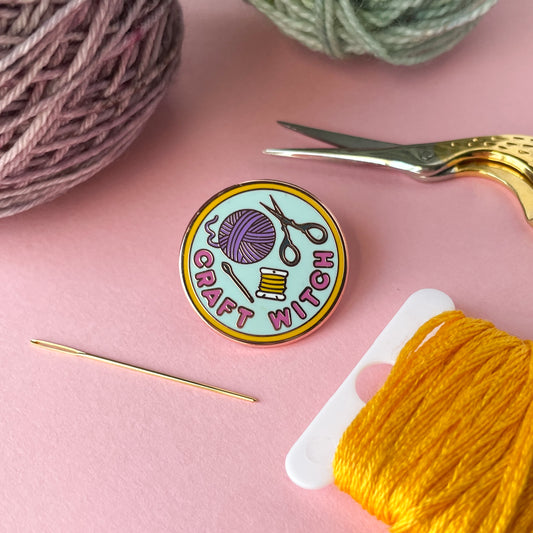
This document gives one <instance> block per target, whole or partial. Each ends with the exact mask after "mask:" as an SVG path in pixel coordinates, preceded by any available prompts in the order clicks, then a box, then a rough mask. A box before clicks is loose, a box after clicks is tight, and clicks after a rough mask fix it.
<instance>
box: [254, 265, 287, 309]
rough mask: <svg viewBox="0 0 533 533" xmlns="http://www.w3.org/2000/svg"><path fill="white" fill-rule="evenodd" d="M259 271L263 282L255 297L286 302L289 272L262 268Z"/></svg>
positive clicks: (260, 283)
mask: <svg viewBox="0 0 533 533" xmlns="http://www.w3.org/2000/svg"><path fill="white" fill-rule="evenodd" d="M259 271H260V274H261V280H260V282H259V288H258V290H257V291H256V293H255V295H256V296H257V297H258V298H266V299H268V300H280V301H282V300H285V291H286V289H287V276H288V275H289V274H288V272H287V271H286V270H277V269H275V268H265V267H262V268H260V269H259Z"/></svg>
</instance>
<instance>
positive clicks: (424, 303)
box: [285, 289, 455, 489]
mask: <svg viewBox="0 0 533 533" xmlns="http://www.w3.org/2000/svg"><path fill="white" fill-rule="evenodd" d="M454 309H455V306H454V303H453V301H452V300H451V298H450V297H449V296H448V295H447V294H445V293H443V292H441V291H438V290H435V289H422V290H420V291H417V292H415V293H414V294H412V295H411V296H410V297H409V298H408V299H407V300H406V302H405V303H404V304H403V305H402V307H401V308H400V309H399V311H398V312H397V313H396V315H395V316H394V317H393V319H392V320H391V321H390V322H389V324H388V325H387V326H386V327H385V329H384V330H383V331H382V332H381V333H380V335H379V336H378V337H377V339H376V340H375V341H374V343H373V344H372V346H371V347H370V348H369V349H368V351H367V352H366V354H365V355H364V356H363V357H362V358H361V360H360V361H359V363H358V364H357V365H356V367H355V368H354V369H353V370H352V372H351V373H350V375H349V376H348V377H347V378H346V379H345V380H344V383H343V384H342V385H341V386H340V387H339V388H338V389H337V391H336V392H335V394H333V396H332V397H331V398H330V399H329V400H328V401H327V403H326V405H324V407H323V408H322V410H321V411H320V412H319V413H318V415H317V416H316V417H315V419H314V420H313V421H312V422H311V424H309V426H308V427H307V429H306V430H305V431H304V432H303V433H302V435H301V436H300V438H299V439H298V440H297V441H296V442H295V444H294V445H293V447H292V448H291V450H290V451H289V453H288V454H287V458H286V460H285V468H286V470H287V474H288V475H289V477H290V478H291V480H292V481H293V482H294V483H296V485H298V486H300V487H302V488H304V489H320V488H323V487H325V486H327V485H329V484H330V483H333V458H334V455H335V450H336V449H337V445H338V443H339V441H340V439H341V437H342V435H343V433H344V431H345V430H346V428H347V427H348V426H349V425H350V423H351V422H352V420H353V419H354V418H355V417H356V416H357V414H358V413H359V411H360V410H361V409H362V408H363V407H364V405H365V402H364V401H363V400H362V399H361V398H360V397H359V396H358V395H357V392H356V388H355V383H356V380H357V377H358V376H359V374H360V372H361V371H362V370H363V369H364V368H366V367H368V366H371V365H375V364H389V365H393V364H394V363H395V361H396V358H397V357H398V354H399V353H400V351H401V349H402V348H403V346H404V345H405V344H406V343H407V341H408V340H409V339H410V338H411V337H412V336H413V335H414V334H415V333H416V331H417V330H418V328H419V327H420V326H422V325H423V324H424V323H425V322H427V321H428V320H429V319H430V318H433V317H434V316H436V315H438V314H440V313H443V312H444V311H453V310H454Z"/></svg>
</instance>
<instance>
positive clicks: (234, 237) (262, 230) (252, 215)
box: [204, 209, 276, 265]
mask: <svg viewBox="0 0 533 533" xmlns="http://www.w3.org/2000/svg"><path fill="white" fill-rule="evenodd" d="M217 221H218V215H215V216H214V217H213V218H212V219H211V220H209V221H207V222H206V223H205V224H204V229H205V231H206V232H207V233H208V234H209V237H208V239H207V243H208V244H209V245H210V246H213V247H214V248H220V249H221V250H222V252H223V253H224V255H225V256H226V257H227V258H228V259H231V260H232V261H235V262H236V263H240V264H242V265H248V264H250V263H257V262H258V261H261V260H263V259H264V258H265V257H266V256H267V255H268V254H269V253H270V252H271V251H272V248H273V247H274V243H275V242H276V230H275V229H274V225H273V224H272V221H271V220H270V219H269V218H268V217H267V216H266V215H265V214H264V213H261V212H259V211H256V210H255V209H239V210H238V211H234V212H233V213H231V214H230V215H228V216H227V217H226V218H225V219H224V220H223V221H222V224H220V228H219V229H218V242H216V241H215V240H214V237H215V232H214V231H213V230H212V229H211V226H212V225H213V224H215V223H216V222H217Z"/></svg>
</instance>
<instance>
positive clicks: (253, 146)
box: [0, 0, 533, 532]
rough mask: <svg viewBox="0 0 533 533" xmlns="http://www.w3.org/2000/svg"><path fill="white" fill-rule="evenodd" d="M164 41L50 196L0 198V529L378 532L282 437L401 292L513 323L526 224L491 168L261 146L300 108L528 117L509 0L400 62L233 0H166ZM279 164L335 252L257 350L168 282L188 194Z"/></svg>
mask: <svg viewBox="0 0 533 533" xmlns="http://www.w3.org/2000/svg"><path fill="white" fill-rule="evenodd" d="M182 6H183V8H184V15H185V21H186V38H185V42H184V48H183V62H182V65H181V67H180V71H179V74H178V76H177V79H176V81H175V83H174V85H173V86H172V87H171V89H170V91H169V92H168V95H167V96H166V98H165V100H164V102H163V103H162V105H161V106H160V107H159V108H158V110H157V112H156V113H155V115H154V116H153V118H152V119H151V121H150V122H149V124H148V126H147V127H146V128H145V130H144V131H143V133H142V135H141V136H140V138H139V139H138V140H137V141H136V142H135V143H134V145H133V146H132V147H131V148H130V149H129V150H128V151H127V152H126V153H125V154H124V155H123V156H122V157H121V158H120V160H119V161H117V162H116V163H114V164H113V165H111V166H110V167H109V168H107V169H106V170H105V171H103V172H101V173H100V174H99V175H98V176H97V177H95V178H93V179H92V180H90V181H88V182H87V183H85V184H84V185H82V186H79V187H78V188H76V189H74V190H73V191H71V192H70V193H68V194H67V195H65V196H64V197H62V198H60V199H58V200H56V201H54V202H52V203H49V204H47V205H44V206H41V207H38V208H36V209H33V210H32V211H29V212H26V213H23V214H20V215H17V216H14V217H12V218H7V219H2V220H0V287H1V289H0V291H1V292H0V294H1V303H2V305H1V307H0V331H1V333H2V337H1V340H2V342H1V346H0V358H1V359H0V360H1V369H0V372H1V373H0V394H1V402H0V436H1V440H0V457H1V463H2V470H1V474H0V516H1V517H2V519H1V521H0V529H1V530H2V531H9V532H12V531H22V532H27V531H38V532H48V531H50V532H72V531H76V532H77V531H81V532H85V531H91V532H92V531H106V532H107V531H113V532H114V531H128V532H144V531H177V532H181V531H183V532H185V531H186V532H190V531H199V532H204V531H206V532H212V531H216V532H241V531H266V532H282V531H287V532H299V531H305V532H313V531H316V532H324V531H328V532H330V531H331V532H344V531H355V532H377V531H385V530H386V528H385V526H384V525H383V524H380V523H379V522H378V521H377V520H375V519H374V518H373V517H371V516H369V515H368V514H366V513H365V512H364V511H363V510H361V508H360V507H359V506H358V505H357V504H356V503H355V502H354V501H353V500H351V499H350V498H349V497H348V496H347V495H345V494H343V493H341V492H339V491H338V490H337V489H336V488H335V487H333V486H332V487H328V488H326V489H323V490H320V491H316V492H309V491H305V490H303V489H300V488H298V487H296V486H295V485H293V484H292V483H291V482H290V480H289V479H288V478H287V476H286V474H285V470H284V459H285V455H286V453H287V451H288V450H289V448H290V447H291V445H292V444H293V442H294V441H295V439H296V438H297V437H298V436H299V435H300V433H301V432H302V431H303V429H304V428H305V427H306V426H307V424H308V423H309V422H310V421H311V419H312V418H313V417H314V415H315V414H316V413H317V412H318V410H319V409H320V408H321V407H322V405H323V404H324V402H325V401H326V400H327V399H328V398H329V396H330V395H331V394H332V393H333V392H334V390H335V389H336V388H337V386H338V385H339V384H340V383H341V382H342V380H343V379H344V378H345V376H346V375H347V374H348V373H349V372H350V370H351V369H352V368H353V367H354V365H355V364H356V363H357V361H358V360H359V358H360V357H361V356H362V355H363V353H364V352H365V350H366V349H367V348H368V346H369V345H370V344H371V343H372V341H373V339H374V338H375V337H376V335H377V334H378V333H379V332H380V331H381V329H382V328H383V327H384V326H385V325H386V323H387V322H388V320H389V319H390V318H391V317H392V315H393V314H394V313H395V312H396V310H397V309H398V307H399V306H400V305H401V304H402V303H403V301H404V300H405V299H406V298H407V297H408V296H409V295H410V294H411V293H412V292H414V291H416V290H417V289H420V288H424V287H433V288H438V289H441V290H443V291H445V292H447V293H448V294H449V295H450V296H451V297H452V298H453V299H454V301H455V302H456V304H457V306H458V307H460V308H462V309H463V310H464V311H465V312H466V313H467V314H468V315H470V316H479V317H483V318H487V319H489V320H492V321H493V322H494V323H495V324H496V325H497V326H499V327H500V328H501V329H505V330H507V331H509V332H510V333H514V334H516V335H518V336H521V337H529V338H531V337H532V336H533V328H532V326H531V312H532V310H533V307H532V298H531V296H532V293H533V276H532V275H531V272H532V268H533V230H532V228H531V227H529V226H528V224H527V223H526V221H525V218H524V217H523V215H522V212H521V209H520V207H519V205H518V202H517V201H516V199H515V198H514V197H513V195H512V194H511V193H510V192H509V191H507V189H505V188H504V187H503V186H501V185H499V184H497V183H494V182H492V181H489V180H482V179H478V178H473V179H469V178H463V179H457V180H455V181H447V182H442V183H437V184H431V185H425V184H421V183H418V182H416V181H414V180H412V179H411V178H410V177H408V176H407V175H405V174H402V173H400V172H396V171H386V170H383V169H377V168H376V169H374V168H368V167H366V168H365V167H356V166H351V165H346V164H339V163H326V162H303V161H291V160H287V159H281V158H274V157H267V156H265V155H262V153H261V151H262V150H263V149H264V148H266V147H283V146H311V145H312V144H313V143H312V142H311V141H308V140H307V139H305V138H303V137H300V136H298V135H296V134H293V133H291V132H289V131H286V130H284V129H282V128H280V127H279V126H277V125H276V122H275V121H276V120H277V119H282V120H287V121H294V122H299V123H302V124H307V125H311V126H316V127H323V128H328V129H334V130H338V131H344V132H347V133H354V134H358V135H362V136H366V137H373V138H377V139H382V140H389V141H393V142H394V141H396V142H424V141H426V142H427V141H435V140H444V139H453V138H461V137H467V136H476V135H490V134H498V133H514V134H529V135H533V105H532V99H531V82H532V81H533V78H532V75H531V68H530V67H531V58H532V57H533V39H531V26H532V23H533V10H532V7H531V2H530V0H500V2H499V3H498V4H497V6H496V7H495V8H494V9H493V10H492V11H491V12H490V13H489V14H488V15H487V16H486V17H485V18H484V19H483V20H482V21H481V23H480V24H479V25H478V27H477V28H476V29H475V30H474V31H473V32H472V33H471V34H470V35H469V36H468V37H467V38H466V39H465V40H464V41H463V42H462V43H461V44H460V45H459V46H458V47H457V48H455V49H454V50H453V51H452V52H451V53H448V54H446V55H445V56H441V57H440V58H438V59H436V60H434V61H432V62H431V63H429V64H425V65H421V66H417V67H412V68H400V67H393V66H390V65H387V64H385V63H381V62H378V61H375V60H373V59H371V58H368V57H361V58H354V59H352V60H349V61H346V62H340V61H333V60H330V59H328V58H327V57H325V56H322V55H319V54H315V53H312V52H310V51H308V50H307V49H305V48H303V47H302V46H300V45H299V44H298V43H296V42H294V41H291V40H289V39H288V38H286V37H284V36H283V35H282V34H281V33H280V32H279V31H278V30H277V29H276V28H275V27H274V26H273V25H272V24H271V23H270V22H269V21H268V20H267V19H266V18H264V17H263V16H262V15H260V14H259V13H258V12H256V11H255V10H254V9H253V8H252V7H250V6H249V5H247V4H246V3H244V2H241V1H240V0H233V1H230V2H214V1H212V0H182ZM261 178H271V179H280V180H284V181H288V182H290V183H294V184H296V185H299V186H301V187H303V188H305V189H307V190H308V191H310V192H311V193H313V194H314V195H316V196H317V197H318V198H320V199H321V200H322V201H323V202H324V203H325V204H326V205H327V206H328V208H329V209H330V210H331V211H332V212H333V213H334V215H335V216H336V217H337V219H338V220H339V222H340V224H341V227H342V228H343V230H344V233H345V237H346V240H347V245H348V250H349V254H350V259H351V270H350V276H349V280H348V283H347V288H346V292H345V295H344V297H343V299H342V302H341V303H340V305H339V307H338V308H337V310H336V311H335V313H334V314H333V316H332V317H331V318H330V320H329V321H328V322H327V323H326V325H324V326H323V327H322V328H321V329H320V330H318V331H316V332H315V333H313V334H312V335H310V336H308V337H306V338H305V339H303V340H301V341H299V342H297V343H294V344H291V345H288V346H286V347H276V348H266V349H254V348H252V347H247V346H243V345H237V344H235V343H233V342H231V341H229V340H226V339H224V338H222V337H220V336H219V335H217V334H216V333H214V332H213V331H211V330H210V329H209V328H208V327H207V326H206V325H205V324H204V323H203V321H202V320H201V319H200V318H199V317H198V316H197V315H196V313H195V312H194V311H193V310H192V309H191V308H190V306H189V304H188V302H187V300H186V298H185V296H184V292H183V290H182V288H181V285H180V277H179V272H178V255H179V245H180V241H181V238H182V235H183V232H184V231H185V228H186V226H187V224H188V222H189V220H190V218H191V216H192V215H193V214H194V211H195V210H196V209H197V208H198V207H199V206H200V205H201V204H202V203H203V202H204V201H205V200H206V199H207V198H209V197H210V196H211V195H213V194H214V193H216V192H217V191H219V190H220V189H222V188H224V187H226V186H229V185H233V184H235V183H238V182H240V181H242V180H247V179H261ZM32 337H37V338H44V339H50V340H55V341H57V342H63V343H66V344H71V345H73V346H77V347H80V348H82V349H85V350H87V351H91V352H94V353H99V354H102V355H107V356H109V357H114V358H116V359H119V360H122V361H126V362H130V363H133V364H138V365H142V366H145V367H149V368H153V369H156V370H160V371H163V372H168V373H170V374H175V375H179V376H183V377H186V378H190V379H197V380H200V381H204V382H208V383H213V384H219V385H221V386H223V387H227V388H232V389H234V390H237V391H241V392H244V393H248V394H251V395H255V396H257V397H258V398H259V399H260V402H259V403H256V404H249V403H246V402H241V401H238V400H234V399H231V398H225V397H222V396H218V395H215V394H211V393H207V392H203V391H197V390H194V389H190V388H188V387H183V386H180V385H177V384H173V383H170V382H166V381H163V380H160V379H156V378H150V377H147V376H143V375H140V374H137V373H133V372H128V371H125V370H120V369H116V368H113V367H110V366H108V365H103V364H99V363H95V362H91V361H85V360H82V359H77V358H75V357H67V356H62V355H59V354H53V353H48V352H45V351H41V350H37V349H35V348H34V347H32V346H31V345H30V344H29V342H28V341H29V339H30V338H32Z"/></svg>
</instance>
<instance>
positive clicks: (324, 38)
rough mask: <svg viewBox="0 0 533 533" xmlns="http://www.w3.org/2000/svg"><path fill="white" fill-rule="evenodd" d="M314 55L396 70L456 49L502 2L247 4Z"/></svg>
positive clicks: (263, 0) (284, 0)
mask: <svg viewBox="0 0 533 533" xmlns="http://www.w3.org/2000/svg"><path fill="white" fill-rule="evenodd" d="M247 1H248V2H249V3H250V4H252V5H253V6H255V7H256V8H257V9H258V10H259V11H261V12H262V13H264V14H265V15H266V16H267V17H268V18H270V19H271V20H272V21H273V22H274V23H275V24H276V25H277V26H278V27H279V29H280V30H281V31H282V32H284V33H285V34H287V35H288V36H290V37H292V38H294V39H296V40H298V41H299V42H300V43H302V44H304V45H305V46H307V47H308V48H310V49H311V50H315V51H319V52H323V53H325V54H328V55H330V56H332V57H336V58H342V57H345V56H350V55H353V54H356V55H361V54H370V55H373V56H375V57H377V58H379V59H382V60H384V61H387V62H389V63H393V64H396V65H413V64H415V63H421V62H424V61H427V60H429V59H432V58H434V57H436V56H438V55H439V54H442V53H443V52H446V51H447V50H450V49H451V48H452V47H453V46H455V45H456V44H457V43H458V42H459V41H460V40H461V39H462V38H463V37H464V36H465V35H466V34H467V33H468V32H469V31H470V30H471V29H472V28H473V27H474V25H475V24H476V22H477V21H478V20H479V18H480V17H481V16H482V15H484V14H485V13H486V12H487V11H488V10H489V9H490V8H491V7H492V6H493V5H494V4H495V3H496V1H497V0H247Z"/></svg>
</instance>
